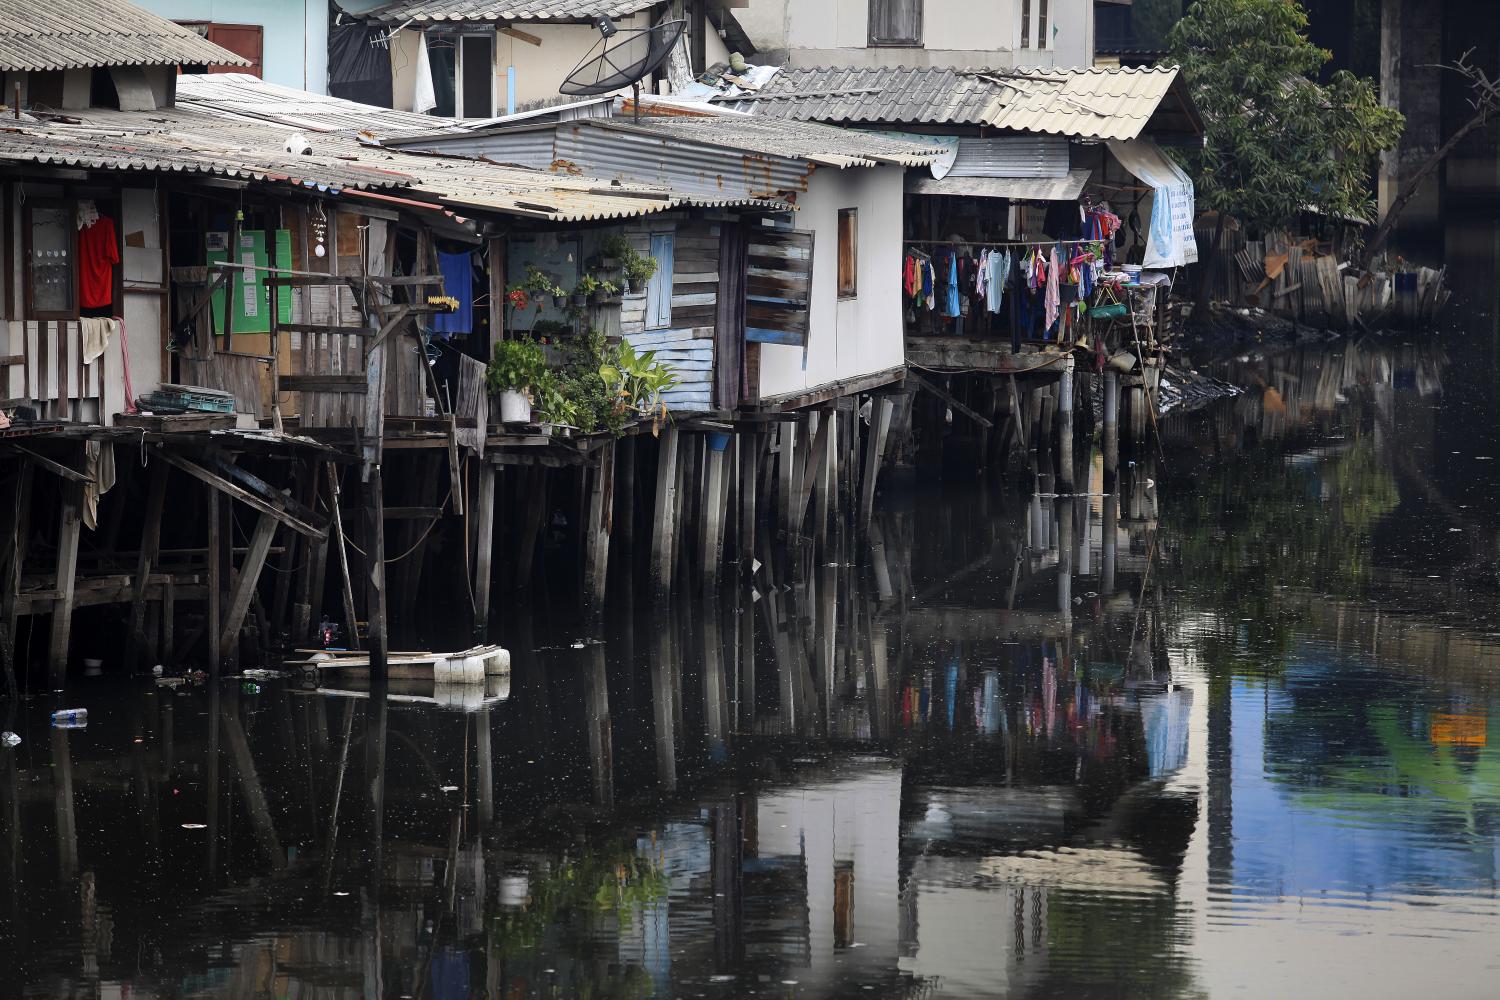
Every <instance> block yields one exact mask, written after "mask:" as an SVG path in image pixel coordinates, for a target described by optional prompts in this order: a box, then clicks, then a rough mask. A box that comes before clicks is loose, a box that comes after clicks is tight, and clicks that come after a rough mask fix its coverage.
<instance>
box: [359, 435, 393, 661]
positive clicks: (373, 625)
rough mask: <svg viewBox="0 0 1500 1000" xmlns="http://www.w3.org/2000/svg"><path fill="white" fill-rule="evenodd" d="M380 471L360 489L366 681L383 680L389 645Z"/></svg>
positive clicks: (375, 469)
mask: <svg viewBox="0 0 1500 1000" xmlns="http://www.w3.org/2000/svg"><path fill="white" fill-rule="evenodd" d="M381 478H382V477H381V470H380V466H379V465H378V464H376V465H374V466H372V467H371V468H370V478H369V481H368V482H367V483H366V484H365V490H364V494H365V496H364V501H365V502H364V514H365V618H366V620H367V621H368V623H369V624H368V626H367V628H368V632H369V640H368V642H366V644H365V645H366V648H367V649H368V650H369V653H370V679H371V680H373V681H376V682H383V681H385V680H386V669H387V663H386V661H387V658H388V655H389V652H390V650H389V646H388V645H387V642H386V623H387V618H386V588H385V497H384V495H383V494H382V491H381Z"/></svg>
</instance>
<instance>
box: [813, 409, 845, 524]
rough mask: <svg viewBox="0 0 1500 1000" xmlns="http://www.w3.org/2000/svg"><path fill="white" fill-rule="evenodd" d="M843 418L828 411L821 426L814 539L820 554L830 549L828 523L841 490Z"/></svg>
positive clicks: (816, 474)
mask: <svg viewBox="0 0 1500 1000" xmlns="http://www.w3.org/2000/svg"><path fill="white" fill-rule="evenodd" d="M838 425H839V415H838V411H837V410H827V411H825V412H824V413H823V415H822V417H821V419H820V420H819V422H818V437H817V442H815V445H816V444H817V443H821V444H822V446H823V448H822V452H821V454H817V455H815V457H814V461H815V462H817V465H816V467H815V468H816V470H817V471H816V473H815V475H814V477H813V478H814V480H815V482H816V484H817V493H818V503H817V509H816V511H815V512H814V514H813V517H814V523H813V538H814V540H815V541H816V542H817V544H818V548H819V550H820V551H826V550H827V546H828V523H829V518H830V517H831V515H832V512H833V507H834V502H835V493H836V492H837V490H838V476H837V469H838V450H839V444H838V439H839V430H838Z"/></svg>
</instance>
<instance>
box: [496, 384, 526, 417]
mask: <svg viewBox="0 0 1500 1000" xmlns="http://www.w3.org/2000/svg"><path fill="white" fill-rule="evenodd" d="M500 422H501V423H506V424H529V423H531V400H530V399H529V398H528V397H527V395H526V394H525V393H524V392H518V391H517V390H515V389H506V390H505V391H504V392H502V393H501V394H500Z"/></svg>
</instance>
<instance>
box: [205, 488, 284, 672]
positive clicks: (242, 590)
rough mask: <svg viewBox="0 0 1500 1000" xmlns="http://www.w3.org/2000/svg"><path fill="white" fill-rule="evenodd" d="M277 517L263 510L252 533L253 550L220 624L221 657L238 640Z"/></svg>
mask: <svg viewBox="0 0 1500 1000" xmlns="http://www.w3.org/2000/svg"><path fill="white" fill-rule="evenodd" d="M276 524H277V522H276V519H275V518H274V517H271V516H270V515H269V514H262V515H261V516H260V520H258V521H256V522H255V533H254V534H253V535H251V537H250V550H249V551H248V552H246V553H245V561H244V562H243V563H241V564H240V572H239V575H238V577H236V578H235V581H234V590H233V591H232V592H231V593H230V595H229V611H228V613H227V614H226V615H225V617H224V621H223V623H222V624H221V625H220V626H219V641H218V649H219V658H220V659H221V660H227V659H228V658H229V656H230V653H231V651H232V650H233V648H234V646H235V645H236V644H237V643H238V642H239V638H240V627H241V626H242V625H244V624H245V614H246V613H247V612H248V611H249V610H250V600H251V598H253V597H254V596H255V588H256V586H257V585H258V584H259V583H260V573H261V570H262V568H264V567H265V564H266V554H267V553H268V552H269V551H270V548H271V541H272V539H274V538H275V537H276Z"/></svg>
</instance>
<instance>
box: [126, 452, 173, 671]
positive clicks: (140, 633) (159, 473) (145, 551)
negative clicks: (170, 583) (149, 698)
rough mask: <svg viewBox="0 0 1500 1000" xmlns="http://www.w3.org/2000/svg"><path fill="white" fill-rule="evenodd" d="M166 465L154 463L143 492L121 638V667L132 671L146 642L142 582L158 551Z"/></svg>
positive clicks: (157, 555) (139, 664)
mask: <svg viewBox="0 0 1500 1000" xmlns="http://www.w3.org/2000/svg"><path fill="white" fill-rule="evenodd" d="M169 468H170V467H169V466H168V465H167V464H166V463H165V462H157V463H156V464H154V465H153V466H152V467H151V484H150V486H148V487H147V491H146V515H145V520H144V521H143V522H142V528H143V531H142V534H141V550H140V553H139V555H138V556H137V557H136V565H135V579H134V580H133V581H132V582H133V584H134V594H133V596H132V597H131V602H130V634H129V635H127V636H126V637H125V666H126V669H127V670H136V669H138V668H139V667H140V666H141V665H142V661H141V659H140V657H141V651H142V650H143V649H146V648H147V645H146V634H145V627H146V582H147V580H149V579H150V577H151V574H152V572H154V570H155V567H156V560H157V559H158V558H159V557H160V554H161V519H162V512H163V510H164V509H165V507H166V501H167V474H168V472H169Z"/></svg>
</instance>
